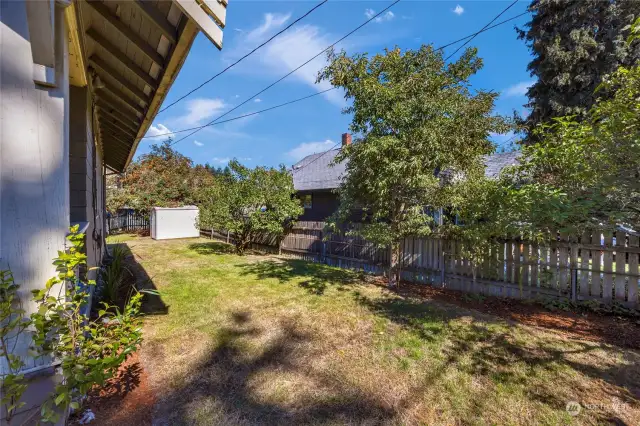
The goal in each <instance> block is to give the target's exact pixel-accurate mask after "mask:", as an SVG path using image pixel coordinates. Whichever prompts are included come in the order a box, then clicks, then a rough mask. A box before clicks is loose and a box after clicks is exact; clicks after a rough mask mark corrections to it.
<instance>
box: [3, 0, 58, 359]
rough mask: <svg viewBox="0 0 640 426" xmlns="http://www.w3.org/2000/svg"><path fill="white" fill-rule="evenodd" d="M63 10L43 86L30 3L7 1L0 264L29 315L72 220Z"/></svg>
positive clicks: (4, 48)
mask: <svg viewBox="0 0 640 426" xmlns="http://www.w3.org/2000/svg"><path fill="white" fill-rule="evenodd" d="M56 14H57V16H56V18H57V19H56V21H55V22H56V27H55V30H56V43H55V51H56V57H55V61H56V62H55V87H44V86H41V85H36V84H35V83H34V78H33V77H34V74H33V69H34V64H33V59H32V49H31V43H30V41H29V40H30V38H29V25H28V21H27V14H26V7H25V2H24V1H19V0H18V1H2V2H0V21H1V24H0V25H1V31H2V34H1V37H0V40H1V41H0V69H1V71H0V72H1V76H0V77H1V78H0V105H1V111H2V114H1V121H0V132H1V133H0V180H1V184H2V186H1V188H0V219H1V220H0V267H1V268H2V269H11V271H12V272H13V275H14V278H15V281H16V283H18V284H20V286H21V295H22V302H23V305H24V306H23V307H24V308H25V309H26V311H27V313H30V312H32V311H33V309H34V304H33V302H31V294H30V291H31V290H34V289H39V288H42V287H43V286H44V284H45V283H46V281H47V279H48V278H50V277H51V276H53V275H54V274H55V268H54V267H53V265H52V264H51V260H52V259H53V258H54V257H55V256H56V254H57V251H58V250H60V249H63V248H64V246H65V236H66V234H67V228H68V226H69V192H68V182H69V145H68V133H69V128H68V120H67V119H66V117H67V116H68V109H69V97H68V90H69V84H68V83H69V74H68V67H67V58H68V54H67V45H66V34H65V25H64V17H63V11H62V9H58V8H56ZM19 348H20V350H21V351H22V352H26V345H19ZM27 362H28V365H27V367H28V368H35V367H38V366H41V365H45V364H47V363H48V361H47V360H34V359H31V358H27ZM4 367H5V366H4V364H3V361H0V369H2V370H4Z"/></svg>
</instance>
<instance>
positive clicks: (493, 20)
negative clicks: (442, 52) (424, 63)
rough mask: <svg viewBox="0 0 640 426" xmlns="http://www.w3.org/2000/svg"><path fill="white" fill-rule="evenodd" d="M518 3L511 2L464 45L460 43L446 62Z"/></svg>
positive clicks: (515, 1)
mask: <svg viewBox="0 0 640 426" xmlns="http://www.w3.org/2000/svg"><path fill="white" fill-rule="evenodd" d="M516 3H518V0H514V1H513V3H511V4H510V5H509V6H507V7H506V8H504V9H503V10H502V12H500V13H499V14H498V15H497V16H496V17H495V18H493V19H492V20H491V21H489V23H488V24H487V25H485V26H484V27H482V29H481V30H480V31H479V32H477V33H476V34H474V35H473V36H472V37H471V38H470V39H468V40H467V41H465V42H464V43H463V44H462V45H460V46H459V47H458V48H457V49H456V50H455V51H454V52H453V53H452V54H451V55H449V56H447V57H446V58H445V60H444V61H445V62H447V61H448V60H449V59H450V58H451V57H452V56H453V55H455V54H456V53H458V51H460V49H462V48H463V47H465V46H466V45H467V44H469V43H470V42H471V41H472V40H473V39H474V38H476V36H477V35H478V34H480V33H481V32H483V31H486V29H487V27H489V25H491V24H493V23H494V22H495V21H496V19H498V18H499V17H501V16H502V15H503V14H504V13H505V12H506V11H507V10H509V9H511V8H512V7H513V6H514V5H515V4H516Z"/></svg>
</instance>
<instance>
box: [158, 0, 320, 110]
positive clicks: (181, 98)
mask: <svg viewBox="0 0 640 426" xmlns="http://www.w3.org/2000/svg"><path fill="white" fill-rule="evenodd" d="M327 1H329V0H323V1H321V2H320V3H318V4H317V5H315V6H314V7H313V8H311V9H310V10H309V11H308V12H307V13H305V14H304V15H302V16H300V17H299V18H298V19H296V20H295V21H293V22H292V23H290V24H289V25H287V26H286V27H285V28H283V29H282V30H280V31H278V32H277V33H275V34H274V35H273V36H271V37H270V38H269V39H268V40H267V41H265V42H264V43H262V44H260V45H259V46H257V47H256V48H254V49H253V50H252V51H251V52H249V53H247V54H246V55H244V56H243V57H241V58H240V59H238V60H237V61H235V62H234V63H233V64H231V65H229V66H228V67H226V68H225V69H223V70H222V71H220V72H219V73H217V74H216V75H214V76H213V77H211V78H210V79H208V80H207V81H205V82H203V83H202V84H200V85H199V86H198V87H196V88H194V89H192V90H190V91H188V92H187V93H185V94H184V95H182V96H180V97H179V98H178V99H176V100H175V101H173V102H171V103H170V104H169V105H167V106H166V107H164V108H162V109H161V110H160V111H159V112H158V114H160V113H161V112H164V111H166V110H168V109H169V108H171V107H172V106H174V105H175V104H177V103H178V102H180V101H181V100H183V99H184V98H186V97H187V96H189V95H191V94H192V93H193V92H195V91H197V90H200V89H201V88H202V87H204V86H205V85H207V84H209V83H211V82H212V81H213V80H215V79H216V78H217V77H219V76H221V75H222V74H224V73H225V72H227V71H229V70H230V69H231V68H233V67H235V66H236V65H238V64H239V63H240V62H242V61H243V60H245V59H246V58H248V57H249V56H251V55H253V54H254V53H255V52H256V51H258V50H259V49H261V48H262V47H264V46H265V45H267V44H269V43H270V42H271V41H272V40H273V39H275V38H276V37H278V36H279V35H280V34H282V33H284V32H285V31H287V30H288V29H289V28H291V27H293V26H294V25H295V24H297V23H298V22H300V21H301V20H303V19H304V18H306V17H307V16H309V15H310V14H311V13H313V11H315V10H316V9H317V8H319V7H320V6H322V5H323V4H325V3H326V2H327Z"/></svg>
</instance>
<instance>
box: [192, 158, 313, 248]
mask: <svg viewBox="0 0 640 426" xmlns="http://www.w3.org/2000/svg"><path fill="white" fill-rule="evenodd" d="M229 172H230V173H228V174H224V175H222V176H219V177H218V181H217V184H216V185H213V186H209V187H208V188H207V189H206V191H205V195H204V199H203V202H202V204H201V205H200V218H199V221H200V225H201V226H205V227H208V228H215V229H220V230H228V231H230V232H231V233H233V234H234V240H235V246H236V251H237V253H238V254H243V253H244V251H245V250H246V248H247V247H248V246H249V244H250V243H251V240H252V238H254V237H255V236H256V235H257V234H259V233H268V234H272V235H277V236H281V235H283V234H284V231H285V224H286V223H287V221H289V220H293V219H296V218H297V217H298V216H300V215H301V214H302V212H303V209H302V207H301V206H300V201H299V200H298V199H297V198H295V197H294V194H295V190H294V188H293V179H292V178H291V175H290V174H289V173H288V172H287V170H286V169H285V168H284V167H280V169H268V168H265V167H256V168H255V169H249V168H247V167H245V166H243V165H241V164H240V163H239V162H237V161H236V160H233V161H231V162H230V163H229Z"/></svg>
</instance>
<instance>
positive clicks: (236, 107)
mask: <svg viewBox="0 0 640 426" xmlns="http://www.w3.org/2000/svg"><path fill="white" fill-rule="evenodd" d="M399 1H400V0H395V1H394V2H393V3H391V4H390V5H389V6H387V7H385V8H384V9H382V10H381V11H380V12H378V13H376V14H375V15H374V16H372V17H371V18H369V19H367V20H366V21H365V22H363V23H362V24H360V25H359V26H357V27H356V28H354V29H353V30H351V31H350V32H348V33H347V34H346V35H344V36H343V37H341V38H340V39H338V40H337V41H335V42H334V43H333V44H330V45H329V46H327V47H326V48H325V49H324V50H322V51H320V52H318V53H317V54H316V55H315V56H313V57H311V58H310V59H308V60H307V61H305V62H303V63H302V64H301V65H299V66H298V67H296V68H294V69H293V70H291V71H289V72H288V73H287V74H285V75H283V76H282V77H280V78H279V79H278V80H276V81H274V82H273V83H271V84H270V85H268V86H267V87H265V88H264V89H262V90H260V91H259V92H258V93H256V94H254V95H253V96H251V97H250V98H247V99H246V100H245V101H243V102H241V103H240V104H238V105H236V106H235V107H233V108H231V109H230V110H229V111H227V112H225V113H224V114H222V115H220V116H218V117H217V118H215V119H213V120H211V121H210V122H209V123H207V124H206V125H204V126H202V127H201V128H199V129H197V130H194V131H193V132H191V133H189V134H188V135H187V136H184V137H182V138H180V139H178V140H177V141H175V142H173V143H172V144H171V145H175V144H177V143H178V142H181V141H183V140H185V139H187V138H189V137H191V136H193V135H195V134H196V133H198V132H199V131H200V130H202V129H203V128H205V127H207V126H210V125H212V124H213V123H214V122H216V121H218V120H219V119H221V118H222V117H224V116H226V115H227V114H229V113H230V112H232V111H235V110H236V109H238V108H240V107H241V106H242V105H244V104H246V103H247V102H249V101H251V100H252V99H253V98H255V97H256V96H258V95H260V94H261V93H264V92H266V91H267V90H269V89H270V88H272V87H273V86H275V85H276V84H278V83H280V82H281V81H282V80H284V79H285V78H287V77H289V76H290V75H291V74H293V73H294V72H296V71H298V70H299V69H300V68H302V67H304V66H305V65H307V64H308V63H309V62H311V61H313V60H314V59H316V58H317V57H318V56H320V55H322V54H323V53H325V52H326V51H328V50H329V49H331V48H332V47H334V46H335V45H336V44H338V43H340V42H341V41H343V40H344V39H346V38H347V37H349V36H350V35H351V34H353V33H355V32H356V31H358V30H359V29H360V28H362V27H364V26H365V25H367V24H368V23H369V22H371V21H373V20H374V19H376V18H377V17H378V16H380V15H382V14H383V13H384V12H386V11H387V10H389V9H390V8H391V7H392V6H394V5H395V4H397V3H398V2H399Z"/></svg>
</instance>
